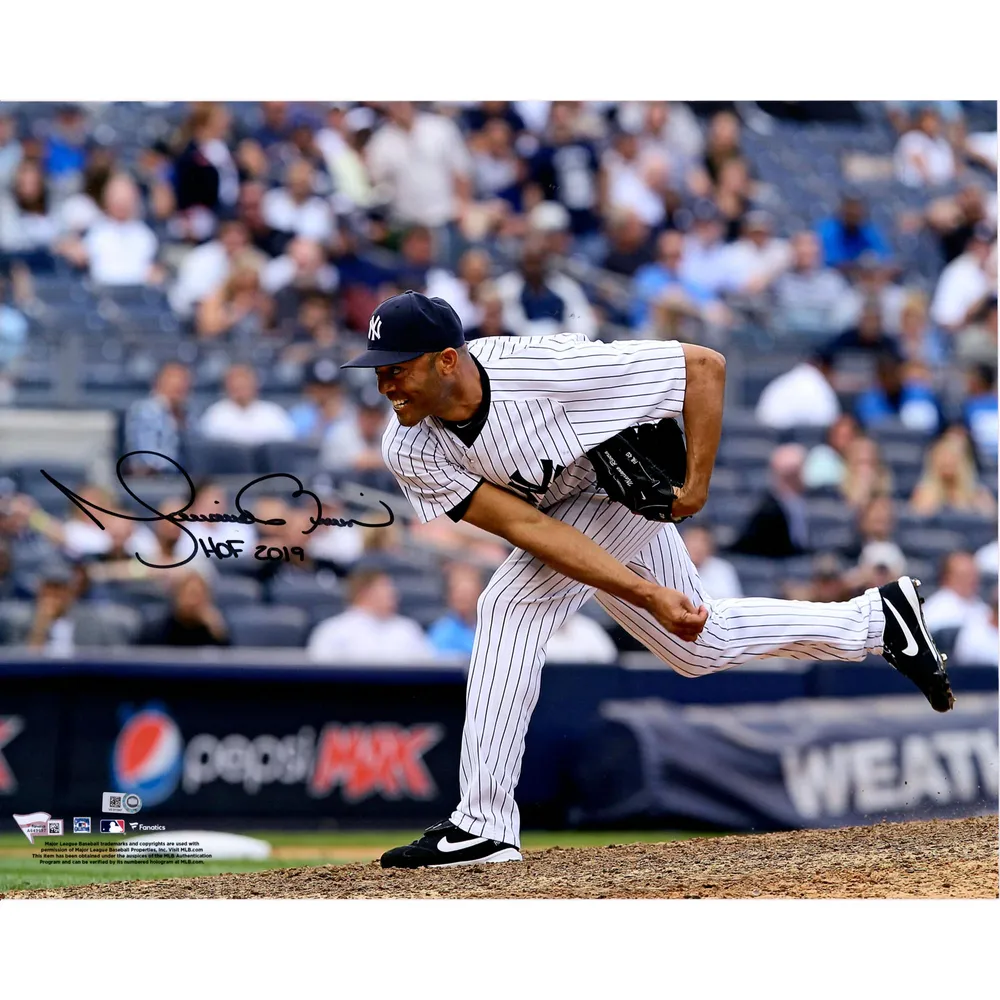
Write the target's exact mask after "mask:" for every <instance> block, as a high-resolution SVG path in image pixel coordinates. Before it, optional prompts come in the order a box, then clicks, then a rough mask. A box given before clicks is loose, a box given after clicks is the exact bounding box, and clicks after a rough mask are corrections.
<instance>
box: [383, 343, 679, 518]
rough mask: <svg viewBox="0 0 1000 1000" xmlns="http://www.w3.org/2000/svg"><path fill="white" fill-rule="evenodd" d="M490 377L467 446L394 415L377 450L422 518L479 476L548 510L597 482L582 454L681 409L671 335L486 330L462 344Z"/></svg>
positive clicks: (461, 495)
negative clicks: (484, 410)
mask: <svg viewBox="0 0 1000 1000" xmlns="http://www.w3.org/2000/svg"><path fill="white" fill-rule="evenodd" d="M468 347H469V351H470V353H471V354H472V355H473V357H475V358H476V359H477V360H478V361H479V363H480V365H482V367H483V369H484V370H485V371H486V373H487V375H488V377H489V391H490V407H489V414H488V416H487V419H486V423H485V425H484V426H483V428H482V430H481V431H480V433H479V435H478V436H477V437H476V440H475V441H474V442H473V443H472V445H471V446H466V445H465V444H463V442H462V441H461V440H459V438H458V437H457V436H456V435H455V434H454V433H453V432H452V431H450V430H448V429H447V428H446V427H445V425H444V424H443V423H442V421H441V420H439V419H438V418H437V417H426V418H425V419H423V420H421V421H420V423H419V424H416V425H415V426H413V427H403V426H402V425H401V424H399V423H398V422H397V421H395V420H391V421H390V423H389V426H388V427H387V428H386V431H385V434H384V435H383V437H382V456H383V459H384V461H385V463H386V465H387V466H388V467H389V469H391V470H392V472H393V474H394V475H395V477H396V480H397V481H398V482H399V485H400V487H401V488H402V490H403V493H404V494H405V496H406V498H407V499H408V500H409V501H410V503H411V505H412V506H413V509H414V510H415V511H416V513H417V516H418V517H419V518H420V520H421V521H424V522H426V521H430V520H433V519H434V518H435V517H438V516H440V515H441V514H444V513H447V512H448V511H451V510H453V509H454V508H455V507H457V506H458V505H459V504H461V503H462V501H464V500H465V499H466V498H467V497H468V496H469V495H470V494H471V493H472V492H473V490H474V489H475V488H476V487H477V486H478V485H479V482H480V480H485V481H486V482H489V483H493V484H494V485H496V486H499V487H501V488H502V489H506V490H509V491H511V492H514V493H517V494H518V495H520V496H522V497H523V498H524V499H525V500H527V501H528V502H530V503H532V504H534V505H535V506H537V507H539V508H540V509H542V510H544V509H546V508H547V507H549V506H551V505H552V504H554V503H557V502H559V501H560V500H565V499H566V498H568V497H571V496H573V495H575V494H577V493H581V492H583V491H585V490H588V489H593V488H594V487H595V476H594V469H593V466H592V465H591V463H590V460H589V459H588V458H587V457H586V452H587V451H588V450H589V449H591V448H594V447H595V446H596V445H598V444H600V443H601V442H602V441H606V440H607V439H608V438H610V437H612V436H614V435H615V434H617V433H618V432H619V431H622V430H624V429H625V428H626V427H631V426H632V425H634V424H639V423H645V422H647V421H656V420H660V419H661V418H663V417H673V416H678V415H680V413H681V411H682V409H683V406H684V389H685V384H686V374H687V372H686V367H685V362H684V353H683V349H682V347H681V345H680V344H679V343H678V342H677V341H646V340H635V341H633V340H626V341H613V342H612V343H607V344H606V343H602V342H601V341H590V340H588V339H587V338H586V337H584V336H583V335H582V334H574V333H562V334H557V335H555V336H548V337H487V338H484V339H482V340H473V341H471V342H470V343H469V345H468Z"/></svg>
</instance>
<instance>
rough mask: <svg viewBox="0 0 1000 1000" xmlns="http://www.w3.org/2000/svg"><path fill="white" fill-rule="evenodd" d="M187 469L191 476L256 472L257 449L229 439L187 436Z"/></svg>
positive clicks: (251, 476) (233, 474)
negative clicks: (220, 439)
mask: <svg viewBox="0 0 1000 1000" xmlns="http://www.w3.org/2000/svg"><path fill="white" fill-rule="evenodd" d="M184 452H185V455H186V456H187V463H188V464H187V471H188V473H189V474H190V475H191V476H226V475H232V476H243V475H245V476H247V477H249V479H252V478H253V477H254V476H255V475H256V474H257V449H256V448H255V447H253V446H252V445H244V444H236V443H234V442H230V441H207V440H205V439H204V438H195V437H189V438H188V439H187V441H186V442H185V449H184Z"/></svg>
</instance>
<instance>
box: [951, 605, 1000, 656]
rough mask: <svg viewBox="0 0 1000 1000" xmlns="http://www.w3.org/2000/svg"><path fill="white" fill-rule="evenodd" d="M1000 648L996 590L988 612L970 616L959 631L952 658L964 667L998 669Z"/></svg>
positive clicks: (987, 607) (987, 609)
mask: <svg viewBox="0 0 1000 1000" xmlns="http://www.w3.org/2000/svg"><path fill="white" fill-rule="evenodd" d="M998 648H1000V631H998V630H997V592H996V590H995V589H994V590H993V593H992V594H991V595H990V602H989V604H988V605H987V606H986V611H985V612H984V613H983V614H979V615H970V616H969V618H968V619H967V620H966V621H965V623H964V624H963V625H962V627H961V628H960V629H959V630H958V637H957V638H956V639H955V649H954V651H953V653H952V658H953V659H954V660H955V662H956V663H958V664H961V665H962V666H975V667H993V668H996V666H997V662H998V659H1000V657H998Z"/></svg>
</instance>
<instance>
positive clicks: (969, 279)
mask: <svg viewBox="0 0 1000 1000" xmlns="http://www.w3.org/2000/svg"><path fill="white" fill-rule="evenodd" d="M996 286H997V280H996V233H995V232H993V230H992V229H991V228H990V227H989V226H984V225H979V226H976V228H975V229H974V230H973V232H972V236H971V238H970V239H969V242H968V244H967V245H966V248H965V253H963V254H961V255H959V256H958V257H956V258H955V259H954V260H953V261H952V262H951V263H950V264H949V265H948V266H947V267H946V268H945V269H944V270H943V271H942V272H941V277H940V278H939V279H938V283H937V288H936V289H935V291H934V300H933V302H932V303H931V318H932V319H933V320H934V322H935V323H937V324H938V326H940V327H943V328H944V329H945V330H947V331H948V332H949V333H957V332H958V331H959V330H961V329H962V327H963V326H965V324H966V323H967V322H968V320H969V318H970V313H973V312H974V311H975V310H976V309H977V307H980V306H981V305H982V302H983V300H984V299H985V298H986V296H987V295H989V293H990V292H991V291H995V290H996Z"/></svg>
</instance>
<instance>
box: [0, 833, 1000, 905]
mask: <svg viewBox="0 0 1000 1000" xmlns="http://www.w3.org/2000/svg"><path fill="white" fill-rule="evenodd" d="M997 893H998V886H997V817H996V816H988V817H979V818H975V819H962V820H937V821H932V822H920V823H883V824H880V825H879V826H869V827H851V828H848V829H843V830H806V831H795V832H792V833H772V834H766V835H762V836H749V837H714V838H705V839H697V840H686V841H674V842H671V843H665V844H628V845H624V846H620V845H619V846H616V845H611V846H609V847H597V848H573V849H563V848H552V849H550V850H545V851H529V852H527V853H526V854H525V859H524V862H523V863H522V864H498V865H476V866H472V867H467V868H440V869H431V870H427V869H424V870H419V871H402V870H398V869H396V870H387V871H386V870H383V869H382V868H380V867H379V866H378V863H377V862H374V863H371V864H367V865H360V864H356V865H341V866H324V867H320V868H291V869H285V870H281V871H267V872H254V873H251V874H239V875H214V876H211V877H207V878H177V879H164V880H161V881H158V882H157V881H151V882H116V883H113V884H110V885H88V886H69V887H66V888H64V889H48V890H38V891H34V892H12V893H9V894H8V898H11V899H14V898H28V897H34V898H38V897H49V898H53V897H74V898H87V899H115V898H117V899H177V898H183V899H209V898H211V899H264V898H272V899H278V898H282V899H288V898H295V899H317V898H321V899H400V898H402V899H412V898H423V899H431V898H449V899H552V898H559V899H573V898H580V899H609V898H646V899H668V898H706V897H715V898H719V897H725V898H737V897H746V896H759V897H765V896H770V897H775V896H783V897H800V898H804V897H841V898H842V897H905V896H909V897H927V898H931V897H964V898H968V897H979V898H996V897H997Z"/></svg>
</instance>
